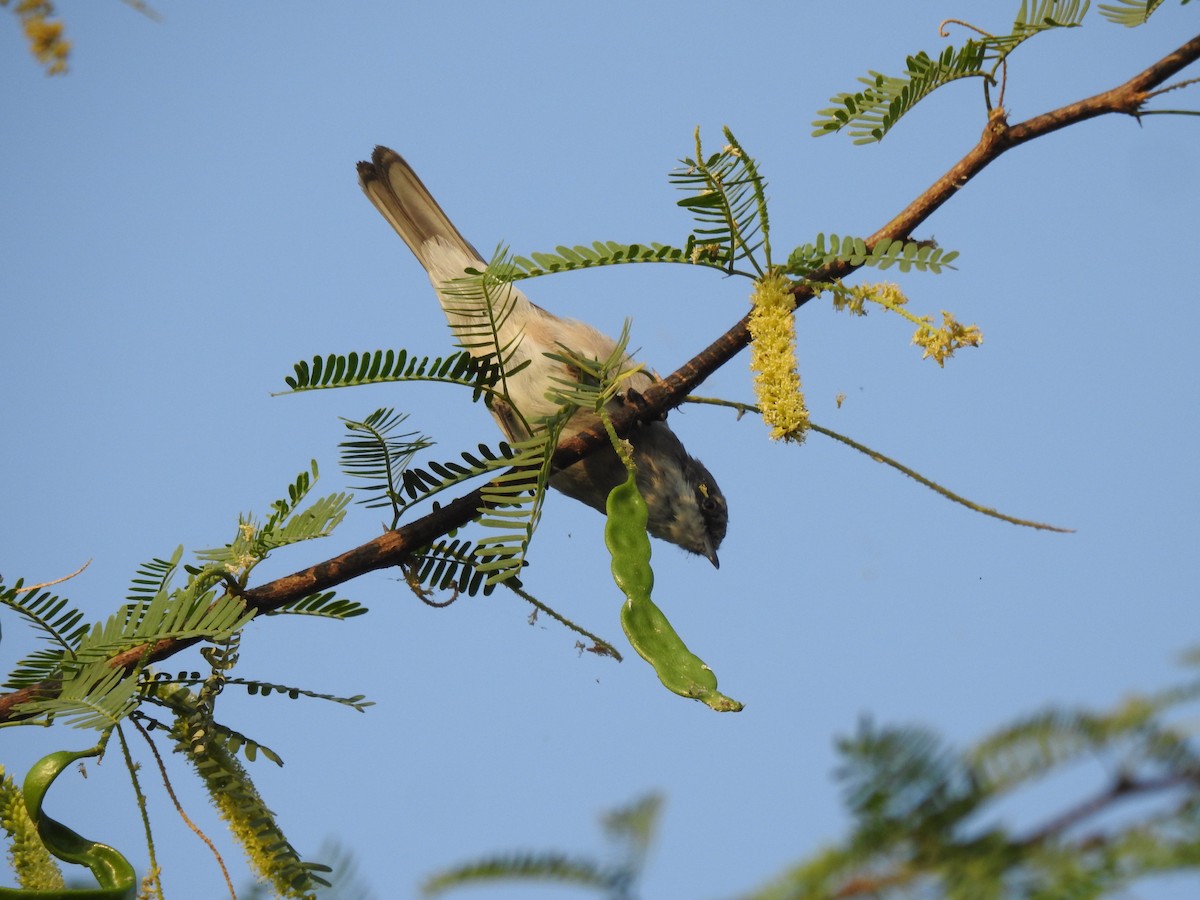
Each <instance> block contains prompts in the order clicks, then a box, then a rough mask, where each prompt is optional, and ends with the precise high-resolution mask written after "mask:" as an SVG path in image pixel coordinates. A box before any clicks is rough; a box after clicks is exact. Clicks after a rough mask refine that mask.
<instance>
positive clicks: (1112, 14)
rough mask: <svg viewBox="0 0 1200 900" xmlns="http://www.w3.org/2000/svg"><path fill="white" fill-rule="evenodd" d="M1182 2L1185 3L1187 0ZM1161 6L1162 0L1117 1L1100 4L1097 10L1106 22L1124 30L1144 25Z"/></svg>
mask: <svg viewBox="0 0 1200 900" xmlns="http://www.w3.org/2000/svg"><path fill="white" fill-rule="evenodd" d="M1183 2H1184V3H1187V2H1188V0H1183ZM1162 4H1163V0H1117V2H1116V3H1115V4H1109V3H1101V4H1100V6H1099V9H1100V15H1102V16H1104V18H1106V19H1108V21H1110V22H1114V23H1116V24H1117V25H1124V26H1125V27H1126V28H1136V27H1137V26H1138V25H1145V24H1146V22H1147V21H1148V20H1149V19H1150V17H1151V16H1152V15H1154V11H1155V10H1156V9H1158V8H1159V7H1160V6H1162Z"/></svg>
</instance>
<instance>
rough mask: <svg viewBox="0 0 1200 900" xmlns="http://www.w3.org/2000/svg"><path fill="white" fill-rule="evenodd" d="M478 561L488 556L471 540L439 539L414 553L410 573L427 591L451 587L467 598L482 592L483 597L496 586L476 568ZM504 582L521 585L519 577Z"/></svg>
mask: <svg viewBox="0 0 1200 900" xmlns="http://www.w3.org/2000/svg"><path fill="white" fill-rule="evenodd" d="M481 562H487V558H486V557H484V556H481V554H480V552H479V550H478V549H477V548H476V547H474V546H473V545H472V544H471V542H470V541H463V540H457V539H455V540H451V541H438V542H437V543H436V544H434V545H433V546H431V547H429V548H427V549H425V550H422V551H421V552H420V553H416V554H414V555H413V559H412V563H411V566H410V568H409V574H410V577H412V578H413V579H415V580H416V582H417V583H418V584H420V585H422V586H424V587H426V588H428V589H430V590H440V591H446V590H453V591H458V592H459V593H460V594H466V595H467V596H469V597H474V596H475V595H476V594H478V593H480V592H482V593H483V595H484V596H485V597H486V596H488V595H489V594H491V593H492V591H494V590H495V589H496V583H495V582H494V581H488V580H487V579H488V572H487V571H484V570H482V569H480V568H479V564H480V563H481ZM506 584H508V585H509V586H510V587H520V586H521V580H520V579H519V578H517V577H516V576H515V575H512V576H510V577H509V579H508V581H507V582H506Z"/></svg>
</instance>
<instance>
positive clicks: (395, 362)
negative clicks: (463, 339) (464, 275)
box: [284, 350, 500, 393]
mask: <svg viewBox="0 0 1200 900" xmlns="http://www.w3.org/2000/svg"><path fill="white" fill-rule="evenodd" d="M292 368H293V370H294V372H293V374H292V375H289V376H288V377H287V378H285V379H284V381H285V382H286V383H287V386H288V387H289V388H290V390H289V391H285V392H284V393H298V392H300V391H314V390H325V389H330V388H344V387H357V386H358V385H363V384H385V383H395V382H407V381H427V382H433V383H437V384H457V385H460V386H463V387H469V388H471V389H472V390H474V391H476V392H477V393H486V392H488V390H489V389H490V388H491V387H492V385H494V384H495V383H496V381H497V380H498V379H499V375H500V373H499V368H498V366H497V365H496V362H495V360H494V359H493V358H491V357H487V358H484V357H476V356H472V355H471V354H470V353H467V352H465V351H459V352H457V353H451V354H450V355H449V356H445V357H441V356H438V357H429V356H410V355H409V353H408V351H407V350H375V351H374V352H366V353H357V352H353V353H349V354H347V355H345V356H342V355H340V354H336V353H330V354H327V355H326V356H314V357H313V358H312V363H311V364H310V363H309V362H307V361H305V360H301V361H300V362H298V363H295V364H294V365H293V367H292Z"/></svg>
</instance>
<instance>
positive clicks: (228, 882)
mask: <svg viewBox="0 0 1200 900" xmlns="http://www.w3.org/2000/svg"><path fill="white" fill-rule="evenodd" d="M129 721H130V722H132V723H133V727H134V728H136V729H137V730H138V732H139V733H140V734H141V735H142V737H144V738H145V739H146V743H147V744H149V745H150V752H151V753H153V754H154V761H155V762H157V763H158V771H159V774H160V775H162V780H163V786H164V787H165V788H166V789H167V796H169V797H170V798H171V802H172V803H174V804H175V811H176V812H177V813H179V818H181V819H183V822H184V824H185V825H187V827H188V828H190V829H191V830H192V831H193V832H194V833H195V835H196V836H197V837H198V838H200V840H202V841H204V843H205V844H207V845H208V849H209V850H211V851H212V855H213V856H215V857H216V858H217V865H218V866H220V867H221V874H222V875H224V876H225V886H226V887H227V888H229V896H230V897H231V898H232V900H237V892H236V891H234V889H233V879H232V878H230V877H229V870H228V869H227V868H225V860H224V859H222V858H221V853H220V851H219V850H217V845H216V844H214V843H213V842H212V841H211V840H209V837H208V835H206V834H205V833H204V832H203V831H201V830H200V826H199V825H197V824H196V823H195V822H193V821H192V820H191V819H190V818H188V814H187V813H186V812H184V811H183V806H182V804H180V802H179V798H178V797H176V796H175V789H174V788H173V787H171V779H170V778H169V777H168V776H167V767H166V766H165V765H163V761H162V757H161V756H159V754H158V747H157V746H155V743H154V740H153V739H152V738H151V737H150V732H148V731H147V730H146V729H145V727H144V726H143V725H142V723H141V722H139V721H138V720H137V717H136V716H130V717H129ZM122 740H124V738H122Z"/></svg>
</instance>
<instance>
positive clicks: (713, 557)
mask: <svg viewBox="0 0 1200 900" xmlns="http://www.w3.org/2000/svg"><path fill="white" fill-rule="evenodd" d="M704 558H705V559H707V560H708V561H709V562H710V563H712V564H713V568H714V569H719V568H721V561H720V560H719V559H717V551H716V550H714V549H713V545H712V543H711V542H709V541H707V540H706V541H705V542H704Z"/></svg>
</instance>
